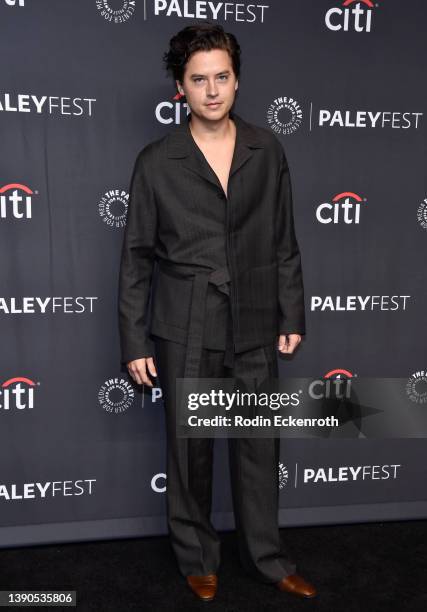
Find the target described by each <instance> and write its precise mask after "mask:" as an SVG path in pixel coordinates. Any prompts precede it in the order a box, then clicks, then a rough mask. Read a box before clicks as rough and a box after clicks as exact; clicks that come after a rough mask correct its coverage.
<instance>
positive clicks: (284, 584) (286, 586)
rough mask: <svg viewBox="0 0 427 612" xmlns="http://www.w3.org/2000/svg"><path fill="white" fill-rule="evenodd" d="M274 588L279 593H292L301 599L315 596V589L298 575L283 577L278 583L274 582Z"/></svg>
mask: <svg viewBox="0 0 427 612" xmlns="http://www.w3.org/2000/svg"><path fill="white" fill-rule="evenodd" d="M276 586H277V588H278V589H279V590H280V591H286V592H287V593H294V594H295V595H300V596H301V597H314V596H315V595H317V591H316V589H315V587H314V586H313V585H312V584H310V583H309V582H307V581H306V580H304V578H303V577H302V576H299V575H298V574H291V575H290V576H285V578H282V580H280V582H276Z"/></svg>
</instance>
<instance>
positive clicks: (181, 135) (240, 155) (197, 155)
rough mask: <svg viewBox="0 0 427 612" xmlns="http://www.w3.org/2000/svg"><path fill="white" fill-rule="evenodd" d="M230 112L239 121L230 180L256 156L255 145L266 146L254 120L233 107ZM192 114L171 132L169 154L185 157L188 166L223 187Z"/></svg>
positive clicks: (235, 120) (236, 121)
mask: <svg viewBox="0 0 427 612" xmlns="http://www.w3.org/2000/svg"><path fill="white" fill-rule="evenodd" d="M229 114H230V118H231V119H233V120H234V122H235V124H236V143H235V147H234V153H233V158H232V162H231V167H230V176H229V180H230V179H231V177H232V175H233V174H234V173H235V172H237V171H238V170H239V168H241V167H242V166H243V164H245V163H246V162H247V161H248V160H249V159H250V158H251V157H252V155H253V149H258V148H262V147H263V145H262V143H261V141H260V139H259V137H258V134H257V132H256V130H255V129H254V128H253V127H252V126H251V124H249V123H247V122H246V121H244V120H243V119H242V118H241V117H240V116H239V115H237V114H236V113H235V112H233V111H230V113H229ZM190 115H191V113H190V114H189V115H187V117H186V118H185V120H184V121H183V122H182V123H181V124H180V125H178V126H176V127H175V129H174V130H172V131H171V132H170V133H169V135H168V142H167V156H168V157H169V158H182V159H183V162H182V163H183V165H184V166H185V167H186V168H188V169H189V170H191V171H192V172H195V173H196V174H198V175H199V176H201V177H202V178H203V179H205V180H206V181H209V182H210V183H213V184H214V185H215V186H217V187H219V188H220V189H221V190H222V185H221V182H220V180H219V178H218V177H217V175H216V173H215V172H214V171H213V169H212V167H211V165H210V164H209V163H208V161H207V159H206V157H205V156H204V155H203V153H202V151H201V149H200V148H199V147H198V146H197V144H196V142H195V140H194V138H193V136H192V134H191V131H190V126H189V123H190Z"/></svg>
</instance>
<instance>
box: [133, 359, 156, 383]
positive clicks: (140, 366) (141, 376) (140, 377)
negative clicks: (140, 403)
mask: <svg viewBox="0 0 427 612" xmlns="http://www.w3.org/2000/svg"><path fill="white" fill-rule="evenodd" d="M126 365H127V369H128V371H129V374H130V375H131V377H132V378H133V380H134V381H135V382H136V383H138V385H148V386H149V387H152V386H153V383H152V382H151V380H150V379H149V377H148V374H147V368H148V371H149V372H150V374H151V375H152V376H157V371H156V367H155V365H154V361H153V358H152V357H141V359H134V360H133V361H129V363H127V364H126Z"/></svg>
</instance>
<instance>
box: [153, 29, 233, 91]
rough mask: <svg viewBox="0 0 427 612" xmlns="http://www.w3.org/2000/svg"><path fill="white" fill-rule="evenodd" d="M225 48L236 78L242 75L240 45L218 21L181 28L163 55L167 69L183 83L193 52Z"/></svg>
mask: <svg viewBox="0 0 427 612" xmlns="http://www.w3.org/2000/svg"><path fill="white" fill-rule="evenodd" d="M212 49H224V50H225V51H228V53H229V55H230V57H231V63H232V66H233V71H234V74H235V76H236V79H238V78H239V75H240V63H241V60H240V46H239V43H238V42H237V39H236V37H235V36H234V34H231V32H225V31H224V28H223V27H222V26H221V25H219V24H216V23H212V22H206V23H201V24H196V25H190V26H187V27H186V28H184V29H182V30H180V31H179V32H178V33H177V34H175V36H173V37H172V38H171V39H170V41H169V51H166V52H165V53H164V55H163V61H164V62H165V64H166V71H167V72H168V73H172V76H173V79H174V80H177V81H180V82H181V83H182V81H183V78H184V71H185V66H186V64H187V62H188V60H189V59H190V56H191V54H192V53H195V52H196V51H211V50H212Z"/></svg>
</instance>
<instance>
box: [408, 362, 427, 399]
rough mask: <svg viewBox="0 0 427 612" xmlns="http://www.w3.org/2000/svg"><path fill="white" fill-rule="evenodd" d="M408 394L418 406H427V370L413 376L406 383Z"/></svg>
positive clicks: (419, 371)
mask: <svg viewBox="0 0 427 612" xmlns="http://www.w3.org/2000/svg"><path fill="white" fill-rule="evenodd" d="M406 393H407V395H408V397H409V399H410V400H411V401H412V402H415V403H416V404H427V370H418V371H417V372H414V373H413V374H411V376H410V377H409V379H408V382H407V383H406Z"/></svg>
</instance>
